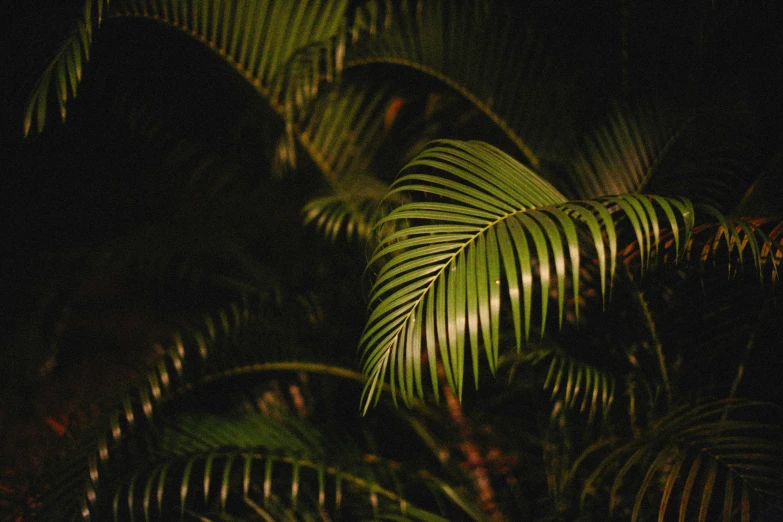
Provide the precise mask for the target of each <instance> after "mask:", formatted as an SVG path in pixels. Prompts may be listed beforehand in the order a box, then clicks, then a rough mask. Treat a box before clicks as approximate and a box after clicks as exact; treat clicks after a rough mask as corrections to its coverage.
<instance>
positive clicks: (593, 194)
mask: <svg viewBox="0 0 783 522" xmlns="http://www.w3.org/2000/svg"><path fill="white" fill-rule="evenodd" d="M687 124H688V121H687V120H685V121H682V122H678V120H677V119H676V118H675V117H674V115H673V114H671V111H665V110H664V109H663V108H662V107H661V106H660V104H651V105H648V106H641V107H638V108H636V109H635V110H634V109H631V108H630V107H628V106H623V105H620V104H615V106H614V108H613V111H612V114H611V116H610V117H609V118H608V119H607V121H606V123H604V124H603V125H601V126H599V127H598V128H596V129H595V130H594V131H593V133H592V134H591V135H590V136H588V137H586V138H585V140H584V143H583V145H582V147H581V150H580V152H579V154H578V156H577V157H576V159H575V160H574V165H573V171H572V182H573V184H574V186H575V189H576V193H577V195H578V196H579V197H583V198H597V197H601V196H605V195H607V194H633V193H635V192H638V191H639V190H641V189H642V188H643V187H644V186H645V185H646V184H647V183H648V182H649V179H650V177H651V176H652V175H653V174H654V173H655V170H656V168H657V167H658V165H659V164H660V162H661V160H662V158H663V157H665V156H666V153H667V152H668V150H669V148H670V147H671V146H672V145H673V144H674V142H675V141H676V139H677V137H678V136H679V134H680V133H682V132H683V131H684V129H685V127H686V126H687Z"/></svg>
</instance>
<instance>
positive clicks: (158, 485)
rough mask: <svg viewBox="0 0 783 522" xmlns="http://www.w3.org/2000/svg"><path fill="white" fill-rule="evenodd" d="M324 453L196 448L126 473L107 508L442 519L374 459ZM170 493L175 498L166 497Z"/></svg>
mask: <svg viewBox="0 0 783 522" xmlns="http://www.w3.org/2000/svg"><path fill="white" fill-rule="evenodd" d="M229 429H230V428H229ZM326 460H327V459H308V458H305V457H302V456H299V455H297V454H296V453H290V454H286V452H268V451H263V450H260V449H256V450H248V449H245V450H243V449H237V448H225V449H223V450H211V451H208V452H199V453H195V454H191V455H190V456H188V457H185V458H180V459H176V460H174V459H172V460H169V461H167V462H165V463H163V464H161V465H159V466H157V467H155V468H153V469H152V470H151V471H149V472H146V473H138V474H135V475H133V476H132V477H131V478H130V480H129V481H128V483H127V484H124V485H121V486H119V487H118V488H117V489H116V492H115V493H114V499H113V509H112V510H111V511H112V512H113V515H114V519H115V520H118V519H119V520H123V519H126V518H128V516H133V514H135V515H136V516H139V517H140V516H144V517H145V519H149V520H169V519H171V518H173V517H176V516H180V517H181V516H183V515H184V514H189V515H191V516H220V515H221V514H222V515H230V514H235V515H239V516H242V515H244V516H250V515H251V514H256V515H259V514H264V515H266V516H264V517H263V518H264V519H266V520H286V519H291V520H297V519H300V518H301V517H316V519H321V520H331V517H332V516H334V515H339V514H341V513H347V514H348V516H350V517H363V516H364V517H371V518H373V519H376V520H384V519H387V520H389V519H394V518H397V517H402V518H404V519H406V520H422V521H433V522H434V521H445V520H448V519H447V518H445V517H444V516H442V515H441V514H439V513H438V512H437V511H436V510H433V509H427V508H422V507H419V506H418V505H417V504H416V503H414V502H412V501H410V500H408V495H409V494H411V493H410V492H398V491H397V489H398V487H399V486H395V485H385V484H383V482H382V480H381V479H380V477H379V476H377V475H375V473H374V472H373V466H370V465H368V464H367V463H365V462H362V461H359V462H356V463H354V464H353V465H350V464H346V463H345V462H344V461H343V462H341V464H340V465H330V464H328V463H327V462H326ZM372 460H373V461H376V462H382V461H380V460H378V459H372ZM387 465H388V464H387ZM418 482H419V483H423V485H424V486H425V488H426V489H431V495H432V496H433V497H440V498H441V499H442V500H444V499H445V500H449V497H448V495H451V494H453V493H452V492H451V491H448V492H445V493H440V494H439V492H438V491H437V487H438V486H439V484H438V483H437V482H436V481H428V480H426V479H422V478H420V479H419V480H418ZM384 486H386V487H384ZM392 488H393V489H392ZM421 490H422V488H421V486H419V488H418V490H416V489H414V490H412V494H413V495H415V496H416V497H417V498H421V497H422V496H424V497H425V498H426V496H427V495H422V491H421ZM174 498H178V502H174V501H172V500H171V499H174ZM454 504H455V506H456V507H457V509H454V506H450V507H451V509H449V510H447V511H448V512H451V513H452V514H454V513H460V514H461V515H463V516H464V515H468V516H470V518H472V519H473V520H480V519H481V518H480V515H478V514H477V513H475V512H474V513H471V512H470V511H465V510H462V509H461V506H459V505H458V504H456V503H454ZM176 506H178V507H179V509H178V510H177V509H176ZM262 516H263V515H262Z"/></svg>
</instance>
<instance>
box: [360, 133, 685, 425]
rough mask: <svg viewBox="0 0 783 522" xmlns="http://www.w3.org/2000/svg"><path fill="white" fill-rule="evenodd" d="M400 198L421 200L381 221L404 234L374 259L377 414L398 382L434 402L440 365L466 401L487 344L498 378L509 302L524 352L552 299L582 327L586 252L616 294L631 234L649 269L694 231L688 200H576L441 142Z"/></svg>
mask: <svg viewBox="0 0 783 522" xmlns="http://www.w3.org/2000/svg"><path fill="white" fill-rule="evenodd" d="M399 193H403V194H404V195H405V196H406V198H410V200H411V202H410V203H405V204H403V205H401V206H399V207H397V208H396V209H395V210H393V211H392V212H391V213H390V214H389V215H388V216H387V217H385V218H383V219H381V220H380V221H379V223H378V224H379V226H382V225H384V224H385V223H387V222H394V223H395V224H396V225H397V227H396V228H397V229H398V231H397V232H394V233H391V234H390V235H388V236H386V237H385V238H383V239H381V241H380V243H379V245H378V247H377V249H376V251H375V254H374V255H373V258H372V260H371V263H376V262H377V263H379V264H381V268H380V270H379V272H378V275H377V279H376V281H375V284H374V286H373V288H372V293H371V296H370V317H369V319H368V321H367V325H366V327H365V330H364V333H363V336H362V339H361V351H362V363H363V372H364V374H365V375H366V376H367V378H368V382H367V385H366V387H365V392H364V407H365V410H366V408H368V407H369V405H370V404H371V403H373V402H374V401H377V399H378V397H379V394H380V390H381V382H383V381H385V380H387V379H388V381H389V384H390V385H391V388H392V390H393V391H394V390H396V389H397V388H399V391H400V396H401V397H402V398H403V400H404V401H406V402H409V401H410V400H411V399H412V397H413V396H414V395H419V396H421V395H423V379H422V370H423V367H424V366H425V365H426V366H428V367H429V370H430V379H431V382H432V387H433V390H434V392H435V393H436V396H437V393H438V391H437V390H438V376H437V374H438V364H439V363H440V364H442V366H443V370H444V373H445V378H446V381H447V383H448V385H449V386H450V387H451V388H453V389H454V390H455V391H456V392H457V395H458V396H461V393H462V383H463V380H464V373H465V357H466V345H468V346H469V348H470V351H469V353H470V356H471V364H472V367H473V376H474V382H476V384H477V382H478V367H479V354H480V351H481V346H483V349H484V353H485V357H486V359H487V362H488V363H489V367H490V369H491V370H492V371H494V370H495V367H496V365H497V361H498V353H499V345H500V334H499V332H500V321H501V303H503V302H508V303H509V306H510V309H511V310H510V315H511V321H512V324H513V329H514V333H515V339H516V349H517V350H520V349H521V346H522V341H523V338H524V339H525V340H527V339H529V337H530V334H531V330H532V329H533V327H534V318H537V320H536V328H537V329H538V330H539V333H540V335H542V336H543V335H544V333H545V330H546V328H547V324H548V321H547V314H548V311H549V308H550V298H551V299H552V301H553V302H554V303H555V304H556V307H557V308H556V316H557V321H558V323H559V324H562V321H563V318H564V315H565V307H566V303H567V301H569V300H572V301H573V307H574V316H575V317H576V319H578V314H579V302H580V294H579V279H580V269H581V259H582V256H583V253H585V252H586V250H585V249H588V250H587V251H589V252H590V253H591V255H592V256H594V257H595V259H596V260H597V270H598V272H599V274H600V291H601V293H602V294H603V295H606V293H607V289H608V288H609V286H610V285H611V281H612V278H613V276H614V271H615V266H616V263H617V258H618V244H619V243H620V242H621V241H623V240H625V236H626V235H630V238H629V239H631V240H635V241H637V242H638V244H639V245H641V249H640V253H641V256H642V269H644V268H645V267H646V266H647V265H648V264H649V263H650V260H651V259H652V256H653V254H654V253H656V252H657V244H658V242H659V241H660V235H661V229H662V228H664V229H666V230H671V232H672V234H673V235H674V237H675V240H674V242H675V244H676V249H678V251H679V249H680V248H681V244H680V243H681V242H680V236H681V235H686V236H687V234H688V233H689V231H690V230H691V229H692V228H693V209H692V206H691V205H690V203H689V202H688V201H684V200H679V199H673V198H663V197H659V196H644V195H625V196H616V197H608V198H602V199H597V200H586V201H568V200H567V199H566V198H565V197H564V196H563V195H562V194H561V193H560V192H558V191H557V190H556V189H555V188H554V187H553V186H552V185H550V184H549V183H547V182H546V181H544V180H543V179H542V178H541V177H540V176H538V175H537V174H535V173H534V172H533V171H531V170H530V169H528V168H527V167H525V166H523V165H522V164H520V163H519V162H517V161H515V160H514V159H513V158H511V157H510V156H508V155H507V154H505V153H503V152H502V151H500V150H498V149H496V148H494V147H492V146H490V145H487V144H485V143H480V142H459V141H445V140H444V141H439V142H435V143H434V144H432V145H431V146H430V147H429V148H427V149H426V150H425V151H423V152H422V153H421V154H420V155H419V156H417V157H416V158H415V159H414V160H413V161H411V163H409V164H408V165H407V166H406V167H405V169H404V170H403V172H402V174H401V176H400V177H399V178H398V179H397V181H396V182H395V183H394V184H393V185H392V190H391V194H399ZM621 223H622V225H620V224H621ZM626 231H630V232H626ZM683 243H684V242H683ZM567 298H568V299H567Z"/></svg>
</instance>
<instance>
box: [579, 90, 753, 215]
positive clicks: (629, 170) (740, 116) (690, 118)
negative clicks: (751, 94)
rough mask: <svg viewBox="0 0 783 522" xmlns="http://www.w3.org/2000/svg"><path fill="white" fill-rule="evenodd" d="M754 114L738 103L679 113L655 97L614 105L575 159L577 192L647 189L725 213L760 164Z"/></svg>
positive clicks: (584, 194) (724, 102)
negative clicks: (638, 101) (633, 102)
mask: <svg viewBox="0 0 783 522" xmlns="http://www.w3.org/2000/svg"><path fill="white" fill-rule="evenodd" d="M755 127H756V124H755V115H754V114H753V113H752V112H751V111H749V110H748V109H747V108H746V107H745V106H744V104H742V103H741V101H737V100H733V99H729V100H723V99H720V100H718V101H713V102H712V104H707V105H705V106H702V107H697V108H696V109H695V110H694V109H689V110H687V111H677V110H675V109H673V108H671V107H667V106H665V105H664V104H663V103H662V102H660V101H655V102H648V103H646V104H642V103H639V104H636V105H635V106H631V105H624V104H616V105H615V107H614V110H613V112H612V114H611V116H610V117H609V118H608V120H607V121H606V122H605V123H604V124H602V125H600V126H599V127H597V128H596V129H595V130H594V131H593V133H592V134H591V135H589V136H588V137H586V138H585V140H584V143H583V145H582V147H581V151H580V152H579V154H578V156H577V157H576V159H575V160H574V162H573V167H572V169H573V170H572V172H571V176H572V183H573V185H574V188H575V189H576V193H577V194H578V195H579V196H580V197H589V198H595V197H599V196H603V195H606V194H632V193H638V192H642V191H644V192H648V193H651V194H661V195H665V196H673V195H677V196H684V197H687V198H689V199H691V200H692V201H694V202H698V203H706V204H709V205H711V206H715V207H717V208H718V209H720V210H721V211H724V212H725V211H728V210H730V209H731V208H733V206H734V205H735V204H736V202H737V201H739V199H740V197H741V196H742V195H743V193H745V191H746V190H747V189H748V186H749V185H750V183H751V180H752V178H753V176H754V173H755V172H756V169H757V168H759V167H760V165H759V164H758V162H759V156H760V154H759V151H758V150H757V145H756V143H755V141H754V139H755V132H756V130H755Z"/></svg>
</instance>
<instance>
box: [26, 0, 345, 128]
mask: <svg viewBox="0 0 783 522" xmlns="http://www.w3.org/2000/svg"><path fill="white" fill-rule="evenodd" d="M346 6H347V1H346V0H322V1H316V2H305V3H288V2H284V3H280V2H273V1H264V0H221V1H205V0H117V1H114V2H111V3H109V2H107V1H106V0H85V8H84V19H83V20H82V21H80V22H79V27H78V29H77V30H76V31H75V32H74V33H72V34H71V35H70V36H69V37H68V38H67V39H66V40H65V41H64V42H63V44H62V45H61V47H60V49H59V50H58V52H57V53H56V54H55V56H54V58H53V59H52V61H51V62H50V63H49V65H48V66H47V67H46V69H45V70H44V72H43V74H42V76H41V78H40V80H39V81H38V83H37V84H36V86H35V88H34V90H33V92H32V94H31V96H30V100H29V101H28V104H27V107H26V109H25V124H24V126H25V134H27V133H28V132H29V131H30V128H31V125H32V121H33V120H35V121H36V128H37V130H38V131H39V132H40V131H41V130H42V129H43V127H44V125H45V122H46V113H47V106H48V104H49V98H50V96H51V95H52V93H54V94H56V95H57V97H58V98H57V99H58V103H59V105H60V111H61V115H62V117H63V118H64V117H65V113H66V107H65V103H66V101H67V98H68V96H69V95H70V96H71V97H72V96H74V95H75V94H76V88H77V85H78V82H79V80H80V78H81V74H82V68H83V65H84V62H85V61H86V60H87V59H88V58H89V49H90V45H91V41H92V40H91V38H92V34H93V32H94V31H95V30H97V28H98V27H100V25H101V23H102V22H104V21H105V19H109V18H142V19H147V20H153V21H155V22H158V23H162V24H164V25H167V26H169V27H172V28H175V29H178V30H181V31H182V32H184V33H185V34H187V35H189V36H191V37H193V38H195V39H196V40H198V41H200V42H202V43H203V44H204V45H206V46H207V47H209V48H210V49H212V50H213V51H214V52H215V53H216V54H217V55H218V56H220V57H221V58H222V59H223V60H224V61H226V62H227V63H228V64H229V65H230V66H231V67H233V68H234V69H235V70H236V71H237V72H239V73H240V74H241V75H242V76H244V77H245V78H246V79H247V80H248V82H249V83H250V84H251V85H252V86H253V87H254V88H255V89H256V90H258V91H259V93H260V94H262V95H263V96H264V98H265V99H266V101H267V102H268V103H269V104H270V105H271V106H272V108H273V109H275V110H276V111H277V112H278V113H280V114H281V115H282V116H284V117H286V119H287V120H288V121H289V123H290V122H291V121H292V120H293V118H292V116H293V115H294V111H295V106H300V105H302V104H303V103H305V102H306V101H307V100H309V99H310V98H311V97H312V96H314V95H315V93H316V92H317V90H318V84H319V83H320V82H321V81H322V80H323V79H324V78H327V79H328V78H330V77H333V75H334V70H335V68H338V69H339V68H340V66H341V63H340V59H339V56H341V55H342V53H344V43H342V41H341V39H340V38H341V37H340V35H342V34H343V33H344V32H343V31H339V29H340V28H341V27H342V25H343V23H344V19H345V9H346ZM302 55H303V56H302Z"/></svg>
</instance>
